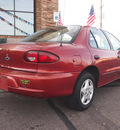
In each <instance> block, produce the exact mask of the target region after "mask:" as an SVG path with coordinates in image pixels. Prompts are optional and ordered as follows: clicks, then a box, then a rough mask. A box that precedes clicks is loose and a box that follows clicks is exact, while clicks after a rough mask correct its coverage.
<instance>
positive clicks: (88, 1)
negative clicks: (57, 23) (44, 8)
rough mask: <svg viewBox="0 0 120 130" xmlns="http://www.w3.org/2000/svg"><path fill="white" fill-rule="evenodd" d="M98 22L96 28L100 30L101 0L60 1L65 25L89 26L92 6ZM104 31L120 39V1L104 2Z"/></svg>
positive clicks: (104, 0) (109, 0)
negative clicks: (88, 21) (88, 20)
mask: <svg viewBox="0 0 120 130" xmlns="http://www.w3.org/2000/svg"><path fill="white" fill-rule="evenodd" d="M92 4H93V6H94V10H95V14H96V20H95V23H94V24H93V26H94V27H98V28H100V0H59V10H60V11H61V19H62V22H63V25H76V24H77V25H87V19H88V16H89V12H90V8H91V6H92ZM102 7H103V21H102V23H103V27H102V28H103V29H104V30H107V31H109V32H111V33H113V34H114V35H115V36H117V37H118V38H119V39H120V0H102Z"/></svg>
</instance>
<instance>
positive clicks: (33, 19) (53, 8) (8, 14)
mask: <svg viewBox="0 0 120 130" xmlns="http://www.w3.org/2000/svg"><path fill="white" fill-rule="evenodd" d="M54 12H58V0H0V38H7V42H9V41H10V42H12V41H14V40H15V41H19V40H20V39H23V38H25V37H26V36H29V35H30V34H32V33H34V32H36V31H38V30H40V29H43V28H46V27H47V26H55V25H56V23H55V22H54V20H53V15H54Z"/></svg>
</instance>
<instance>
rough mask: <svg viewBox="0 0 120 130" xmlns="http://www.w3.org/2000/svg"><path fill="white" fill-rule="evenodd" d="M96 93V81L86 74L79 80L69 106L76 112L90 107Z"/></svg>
mask: <svg viewBox="0 0 120 130" xmlns="http://www.w3.org/2000/svg"><path fill="white" fill-rule="evenodd" d="M94 92H95V79H94V77H93V75H92V74H90V73H88V72H84V73H82V74H81V75H80V77H79V78H78V80H77V82H76V84H75V87H74V91H73V94H72V95H71V96H70V98H69V105H70V107H72V108H73V109H76V110H81V111H82V110H85V109H87V108H89V107H90V105H91V103H92V100H93V97H94Z"/></svg>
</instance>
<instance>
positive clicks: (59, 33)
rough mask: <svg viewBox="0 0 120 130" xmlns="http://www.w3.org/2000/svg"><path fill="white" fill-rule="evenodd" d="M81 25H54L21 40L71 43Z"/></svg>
mask: <svg viewBox="0 0 120 130" xmlns="http://www.w3.org/2000/svg"><path fill="white" fill-rule="evenodd" d="M80 29H81V26H77V25H76V26H61V27H59V26H56V27H48V28H46V29H44V30H40V31H38V32H36V33H34V34H32V35H31V36H29V37H27V38H25V39H24V40H22V42H62V43H73V42H74V41H75V39H76V37H77V35H78V33H79V31H80Z"/></svg>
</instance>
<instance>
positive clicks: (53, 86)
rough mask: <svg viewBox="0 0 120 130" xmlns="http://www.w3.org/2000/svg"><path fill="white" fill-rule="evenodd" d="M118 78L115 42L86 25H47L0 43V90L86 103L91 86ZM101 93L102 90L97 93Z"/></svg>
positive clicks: (119, 52) (119, 56)
mask: <svg viewBox="0 0 120 130" xmlns="http://www.w3.org/2000/svg"><path fill="white" fill-rule="evenodd" d="M118 78H120V41H119V40H118V39H117V38H116V37H115V36H113V35H112V34H111V33H109V32H107V31H104V30H101V29H98V28H94V27H90V26H78V25H76V26H62V27H58V26H57V27H48V28H46V29H43V30H40V31H38V32H36V33H34V34H33V35H31V36H29V37H27V38H25V39H24V40H23V41H22V42H20V43H17V44H0V89H3V90H5V91H9V92H12V93H16V94H21V95H25V96H32V97H40V98H50V97H56V96H67V95H69V104H70V107H72V108H73V109H76V110H85V109H87V108H89V106H90V105H91V103H92V101H93V97H94V93H95V88H98V87H100V86H103V85H105V84H107V83H109V82H112V81H114V80H116V79H118ZM101 96H102V95H101Z"/></svg>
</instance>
